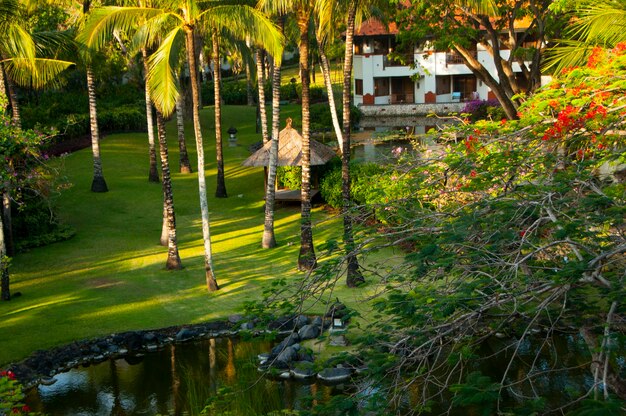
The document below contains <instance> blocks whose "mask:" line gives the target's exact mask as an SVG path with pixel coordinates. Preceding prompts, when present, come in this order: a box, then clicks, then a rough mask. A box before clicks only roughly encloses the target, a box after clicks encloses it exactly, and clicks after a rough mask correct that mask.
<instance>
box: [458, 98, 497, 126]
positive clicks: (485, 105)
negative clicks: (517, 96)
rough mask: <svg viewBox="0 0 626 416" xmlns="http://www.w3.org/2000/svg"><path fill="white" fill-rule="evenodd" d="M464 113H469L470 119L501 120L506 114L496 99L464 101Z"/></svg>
mask: <svg viewBox="0 0 626 416" xmlns="http://www.w3.org/2000/svg"><path fill="white" fill-rule="evenodd" d="M461 112H462V113H464V114H469V115H470V116H469V118H470V120H471V121H473V122H475V121H478V120H489V119H491V120H502V119H503V118H506V114H505V112H504V110H503V109H502V106H501V105H500V102H499V101H498V100H486V101H485V100H472V101H468V102H466V103H465V106H464V107H463V110H462V111H461Z"/></svg>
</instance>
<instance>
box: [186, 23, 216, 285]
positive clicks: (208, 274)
mask: <svg viewBox="0 0 626 416" xmlns="http://www.w3.org/2000/svg"><path fill="white" fill-rule="evenodd" d="M185 49H187V62H188V64H189V76H190V78H191V97H192V99H193V103H192V104H193V105H192V109H193V110H192V117H193V130H194V135H195V139H196V152H197V154H198V194H199V197H200V213H201V215H202V240H203V241H204V270H205V278H206V284H207V288H208V290H209V292H213V291H216V290H218V289H219V286H218V285H217V280H216V279H215V274H214V273H213V253H212V251H211V232H210V229H209V206H208V204H207V194H206V178H205V172H204V146H203V143H202V129H201V125H200V112H199V111H198V106H197V103H198V95H199V92H198V84H197V82H196V79H197V76H198V75H197V71H196V57H195V54H194V38H193V30H192V28H190V27H186V28H185Z"/></svg>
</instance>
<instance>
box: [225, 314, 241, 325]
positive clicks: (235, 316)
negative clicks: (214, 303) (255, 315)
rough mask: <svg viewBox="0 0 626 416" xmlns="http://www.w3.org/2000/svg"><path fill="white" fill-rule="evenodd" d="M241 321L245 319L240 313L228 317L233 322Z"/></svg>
mask: <svg viewBox="0 0 626 416" xmlns="http://www.w3.org/2000/svg"><path fill="white" fill-rule="evenodd" d="M241 321H243V316H241V315H239V314H234V315H230V316H229V317H228V322H230V323H231V324H236V323H238V322H241Z"/></svg>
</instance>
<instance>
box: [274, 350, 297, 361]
mask: <svg viewBox="0 0 626 416" xmlns="http://www.w3.org/2000/svg"><path fill="white" fill-rule="evenodd" d="M297 356H298V353H297V352H296V350H295V349H294V348H293V347H286V348H285V349H284V350H282V351H281V352H280V354H278V356H277V357H276V362H277V363H284V364H286V365H289V364H291V362H292V361H293V360H294V359H296V357H297Z"/></svg>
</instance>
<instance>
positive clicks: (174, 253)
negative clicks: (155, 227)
mask: <svg viewBox="0 0 626 416" xmlns="http://www.w3.org/2000/svg"><path fill="white" fill-rule="evenodd" d="M157 129H158V132H159V151H160V156H161V171H162V173H163V210H164V211H165V213H166V216H167V231H168V234H167V262H166V263H165V268H166V269H167V270H179V269H182V267H183V266H182V264H181V262H180V256H179V254H178V242H177V240H176V214H175V212H174V194H173V192H172V180H171V178H170V161H169V155H168V150H167V138H166V136H165V122H164V121H163V115H162V114H161V112H160V111H158V110H157Z"/></svg>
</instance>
